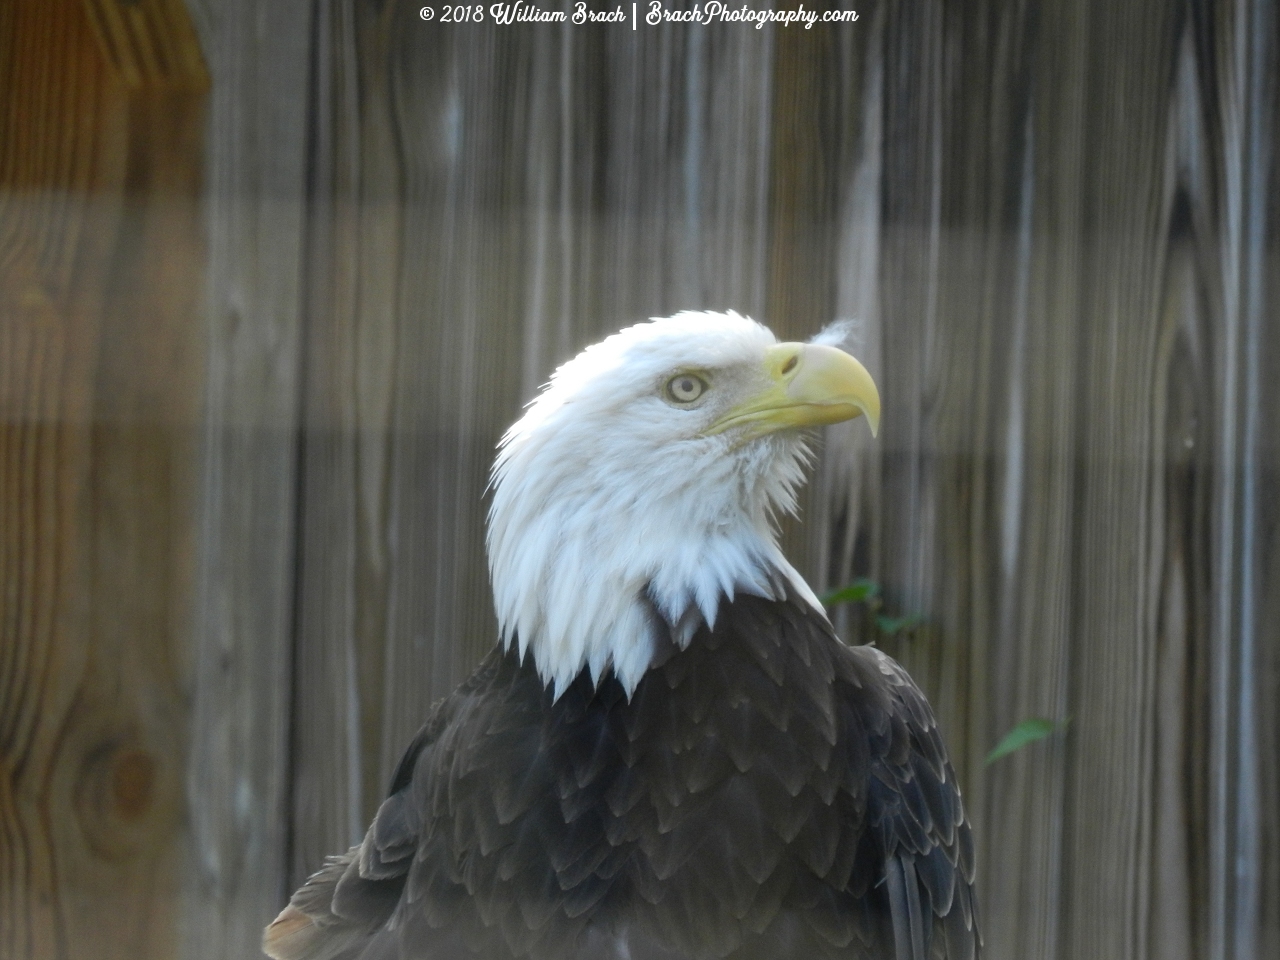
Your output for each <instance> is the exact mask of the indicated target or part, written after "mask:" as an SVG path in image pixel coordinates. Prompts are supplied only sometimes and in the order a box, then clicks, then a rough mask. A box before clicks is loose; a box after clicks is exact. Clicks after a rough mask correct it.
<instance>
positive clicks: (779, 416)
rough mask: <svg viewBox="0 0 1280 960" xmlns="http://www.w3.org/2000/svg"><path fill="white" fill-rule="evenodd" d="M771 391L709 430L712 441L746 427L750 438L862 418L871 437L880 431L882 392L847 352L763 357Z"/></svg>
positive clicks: (787, 349) (786, 350) (789, 346)
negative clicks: (869, 429)
mask: <svg viewBox="0 0 1280 960" xmlns="http://www.w3.org/2000/svg"><path fill="white" fill-rule="evenodd" d="M764 373H765V376H766V377H767V378H768V379H769V383H770V385H769V386H768V387H766V388H765V389H764V390H763V391H762V392H760V393H758V394H756V395H755V396H754V397H752V398H751V399H749V400H747V401H746V402H745V403H741V404H739V405H738V406H736V407H734V408H733V409H732V410H730V411H729V412H728V413H726V414H725V415H724V416H723V417H721V418H720V419H719V420H717V421H716V422H715V423H713V424H712V425H711V428H710V429H709V430H707V434H708V435H713V434H717V433H723V432H724V431H726V430H729V429H731V428H733V427H739V426H746V427H747V433H748V437H752V438H753V437H759V436H763V435H764V434H766V433H772V432H773V431H775V430H784V429H786V428H788V427H816V426H819V425H821V424H825V423H839V422H840V421H841V420H850V419H852V418H853V417H856V416H858V415H859V414H864V415H865V416H866V418H867V426H869V427H870V428H871V435H872V436H875V434H876V431H877V430H879V429H880V392H879V391H878V390H876V384H875V381H874V380H872V379H871V374H869V373H867V368H866V367H864V366H863V365H862V364H860V363H859V362H858V361H857V360H855V359H853V357H851V356H849V354H847V353H845V352H844V351H843V350H837V349H836V348H835V347H827V346H819V345H818V344H813V343H780V344H778V345H777V346H776V347H770V348H769V349H768V350H767V351H766V352H765V355H764Z"/></svg>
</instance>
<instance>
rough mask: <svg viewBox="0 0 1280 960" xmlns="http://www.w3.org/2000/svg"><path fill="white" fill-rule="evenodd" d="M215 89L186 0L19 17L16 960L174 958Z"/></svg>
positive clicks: (12, 698) (2, 46) (10, 156)
mask: <svg viewBox="0 0 1280 960" xmlns="http://www.w3.org/2000/svg"><path fill="white" fill-rule="evenodd" d="M206 86H207V83H206V78H205V74H204V68H203V65H202V61H201V57H200V52H199V47H198V45H197V43H196V39H195V34H194V32H193V31H192V29H191V26H190V23H189V22H188V20H187V17H186V13H185V10H184V9H183V7H182V5H181V3H179V2H177V0H142V2H140V3H137V4H131V5H127V6H126V5H124V4H117V3H112V2H108V0H95V2H79V0H14V2H10V3H6V4H4V5H3V6H0V956H4V957H15V958H19V957H20V958H45V957H90V956H92V957H96V958H115V957H120V958H124V957H129V958H149V957H161V956H170V955H172V953H173V949H174V942H175V919H176V905H177V902H176V899H175V898H174V897H172V896H171V895H170V892H171V889H172V881H173V878H174V874H175V867H176V865H177V863H178V855H179V850H180V843H179V839H180V836H181V834H180V831H179V826H180V823H181V816H182V802H181V798H182V785H183V776H184V755H185V750H184V742H185V732H184V726H185V707H184V696H183V693H184V691H183V680H184V677H185V673H186V670H185V665H184V662H183V655H184V651H185V649H186V635H187V633H188V616H189V605H188V596H189V590H190V585H191V566H190V562H189V560H190V556H191V546H192V538H193V532H194V531H193V523H192V517H193V510H192V508H193V498H192V490H193V484H192V481H193V476H194V472H193V469H192V464H193V463H194V457H193V453H194V450H195V446H194V440H195V438H196V428H197V424H198V419H199V402H200V397H201V392H202V385H201V376H200V372H201V370H202V367H203V363H202V358H201V349H200V347H201V344H202V336H201V328H200V325H199V324H198V323H197V322H196V320H195V316H196V307H197V300H196V298H197V296H198V295H199V292H200V289H201V276H202V267H201V264H202V260H203V255H202V250H201V243H200V232H199V225H198V219H197V202H198V194H199V171H200V163H201V152H202V135H203V105H204V95H205V89H206Z"/></svg>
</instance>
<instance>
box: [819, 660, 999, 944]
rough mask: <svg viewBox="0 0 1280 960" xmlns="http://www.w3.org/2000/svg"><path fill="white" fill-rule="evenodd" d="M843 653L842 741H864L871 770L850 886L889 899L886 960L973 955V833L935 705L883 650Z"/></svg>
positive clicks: (976, 938) (857, 891) (976, 940)
mask: <svg viewBox="0 0 1280 960" xmlns="http://www.w3.org/2000/svg"><path fill="white" fill-rule="evenodd" d="M845 654H846V656H845V657H844V658H842V659H843V660H844V664H845V666H846V670H847V672H846V675H845V679H846V683H847V685H846V686H844V692H845V695H844V697H843V698H842V699H843V701H844V702H843V706H844V708H845V716H846V723H847V724H848V723H852V724H853V725H854V726H855V727H856V728H857V729H855V730H853V731H849V732H848V733H847V735H846V742H847V743H850V744H851V745H852V747H851V748H853V749H861V745H862V744H864V743H865V744H866V749H867V751H868V755H867V757H866V759H865V762H866V763H867V764H868V770H869V779H868V782H867V786H866V789H867V800H866V804H867V806H866V815H865V816H866V820H865V824H864V827H863V835H862V840H861V842H860V844H859V847H858V854H857V857H856V858H855V863H854V869H853V872H852V875H851V880H850V884H851V886H852V887H853V888H854V889H853V890H852V891H851V892H853V893H855V894H856V895H858V896H859V897H860V898H866V897H870V898H873V899H874V900H877V901H880V902H881V903H882V904H883V903H884V902H885V901H887V906H888V920H889V923H888V924H887V925H885V927H884V929H883V931H882V934H881V936H882V942H881V944H880V948H881V950H882V951H883V955H884V957H885V958H886V960H974V958H975V957H977V956H978V954H979V950H980V947H981V937H980V936H979V933H978V927H977V917H976V914H975V909H976V907H975V897H974V890H973V880H974V851H973V835H972V832H971V830H970V828H969V823H968V821H967V819H966V818H965V813H964V807H963V805H962V803H961V799H960V790H959V787H958V786H957V783H956V775H955V771H954V769H953V768H952V766H951V762H950V761H949V760H948V759H947V753H946V748H945V747H944V745H943V743H942V737H941V735H940V733H939V731H938V725H937V721H936V720H935V719H934V716H933V711H932V710H931V709H930V707H929V704H928V702H927V701H926V700H925V697H924V694H923V693H921V692H920V689H919V687H917V686H916V685H915V683H914V682H913V681H912V679H911V677H910V676H908V674H907V672H906V671H905V670H904V669H903V668H902V667H901V666H899V665H898V663H897V662H896V661H894V660H893V659H892V658H891V657H889V656H888V655H886V654H885V653H884V652H883V651H881V650H879V649H877V648H875V647H869V646H868V647H849V648H845ZM855 762H856V761H855Z"/></svg>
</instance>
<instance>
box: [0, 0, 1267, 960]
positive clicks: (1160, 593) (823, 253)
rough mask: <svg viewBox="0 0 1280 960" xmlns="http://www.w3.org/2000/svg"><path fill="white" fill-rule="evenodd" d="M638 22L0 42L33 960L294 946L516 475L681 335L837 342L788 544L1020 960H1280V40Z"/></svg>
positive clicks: (232, 3)
mask: <svg viewBox="0 0 1280 960" xmlns="http://www.w3.org/2000/svg"><path fill="white" fill-rule="evenodd" d="M779 4H780V6H779V8H780V9H781V8H782V6H781V0H779ZM591 6H593V7H600V8H601V9H611V8H609V7H605V6H602V5H600V4H591ZM622 6H623V7H624V8H626V9H625V10H624V13H626V14H629V13H630V9H629V8H630V2H629V0H628V2H627V3H624V4H623V5H622ZM544 9H548V10H559V9H561V7H559V6H558V5H557V4H555V3H549V4H547V5H546V7H545V8H544ZM564 9H566V10H568V9H569V7H567V6H566V7H565V8H564ZM647 9H648V4H647V3H642V4H640V5H639V9H638V13H639V20H638V23H637V24H636V27H637V29H632V24H631V22H630V18H628V22H627V23H625V24H597V25H582V26H575V25H573V24H537V25H535V24H529V23H518V24H510V25H506V26H496V25H495V24H494V23H493V22H492V17H491V16H489V15H488V8H485V10H486V20H485V22H484V23H481V24H478V25H476V24H467V25H453V24H447V23H441V22H440V20H441V15H442V10H443V8H441V7H437V8H435V14H436V16H435V19H434V20H433V21H430V22H426V21H423V20H422V18H421V16H420V13H419V7H418V6H417V5H410V4H407V3H401V2H390V0H387V2H375V0H272V2H270V3H265V2H256V0H186V2H185V3H184V2H183V0H3V2H0V957H2V958H6V960H8V958H14V960H26V958H40V960H44V958H87V957H94V958H104V960H114V958H138V960H151V958H177V957H181V958H200V960H204V958H209V960H213V958H230V957H236V958H240V957H245V958H249V957H255V956H259V954H258V952H257V944H258V941H259V937H260V932H261V927H262V925H263V924H264V923H265V922H266V921H267V920H268V919H270V918H271V917H272V916H273V915H274V914H275V912H276V911H277V910H278V909H279V908H280V907H281V906H282V905H283V903H284V902H285V898H286V897H287V895H288V893H289V891H291V890H292V888H293V886H294V885H295V884H297V883H298V882H300V880H301V879H302V878H303V877H304V876H305V875H306V874H307V873H308V872H309V871H310V870H312V869H314V868H315V867H316V866H317V865H318V864H319V863H320V861H321V858H322V857H323V856H324V854H326V853H330V852H336V851H339V850H341V849H344V848H345V847H346V846H347V845H348V844H349V843H351V842H353V841H355V840H356V839H357V838H358V837H359V836H360V835H361V834H362V833H363V830H364V827H365V825H366V823H367V821H368V819H369V817H370V816H371V815H372V813H373V811H374V809H375V807H376V803H377V800H378V797H379V795H380V793H381V791H382V790H383V789H384V787H385V784H386V781H387V779H388V776H389V773H390V771H391V769H392V766H393V764H394V763H395V761H396V759H397V758H398V756H399V752H400V750H401V749H402V748H403V746H404V745H405V744H407V742H408V740H409V738H410V737H411V735H412V733H413V732H414V730H415V729H416V728H417V726H418V725H419V724H420V723H421V721H422V719H423V718H424V717H425V715H426V712H427V710H428V708H429V706H430V703H431V702H432V701H433V700H434V699H435V698H437V697H439V696H441V695H443V694H444V693H446V692H447V691H449V690H450V689H451V688H452V687H453V686H454V685H456V684H457V683H458V682H459V681H460V680H461V679H463V678H464V677H465V676H466V675H467V674H468V673H469V672H470V670H471V668H472V666H473V664H475V663H476V661H477V660H478V659H479V658H480V657H481V655H482V654H483V653H484V652H485V651H486V650H487V649H488V648H489V646H490V645H491V644H492V643H493V641H494V637H495V624H494V619H493V613H492V609H491V603H490V598H489V589H488V582H487V575H486V571H485V562H484V554H483V548H482V544H483V522H484V511H485V503H486V501H485V499H484V497H483V489H484V485H485V481H486V474H487V470H488V467H489V464H490V461H491V458H492V454H493V448H494V443H495V441H496V439H497V438H498V436H499V435H500V433H501V431H502V430H503V429H504V427H505V426H506V425H507V424H508V423H509V422H511V421H512V420H513V419H515V418H516V416H517V415H518V413H519V411H520V408H521V405H522V404H523V403H524V402H525V401H527V400H528V399H529V398H530V397H531V396H532V395H533V394H534V392H535V390H536V389H537V387H538V385H539V384H540V383H542V382H543V381H544V380H545V379H546V377H547V376H548V374H549V373H550V371H551V370H552V369H553V367H554V366H555V365H556V364H557V363H559V362H560V361H562V360H564V359H566V358H568V357H569V356H571V355H573V354H574V353H575V352H576V351H577V350H579V349H580V348H581V347H582V346H584V345H586V344H587V343H590V342H592V341H594V340H596V339H599V338H600V337H601V336H602V335H604V334H606V333H608V332H611V331H613V330H615V329H617V328H618V327H620V326H623V325H625V324H629V323H632V322H635V321H638V320H642V319H644V318H647V317H650V316H654V315H665V314H669V313H672V312H675V311H677V310H680V309H688V308H714V309H730V308H731V309H736V310H738V311H741V312H744V313H748V314H750V315H752V316H755V317H757V318H758V319H760V320H762V321H764V322H766V323H768V324H769V325H770V326H772V328H773V329H774V330H775V331H776V332H777V333H778V334H779V335H780V336H782V337H785V338H790V339H798V338H804V337H807V336H808V335H810V334H812V333H814V332H816V331H817V330H818V329H820V328H821V327H823V326H824V325H826V324H827V323H829V322H831V321H833V320H836V319H840V318H854V319H856V320H857V326H856V328H855V336H854V342H853V349H854V352H855V353H856V354H858V355H859V356H860V357H861V358H862V359H863V360H864V362H866V364H867V365H868V367H869V368H870V369H871V371H872V372H873V374H874V375H875V377H876V379H877V381H878V383H879V385H880V388H881V391H882V396H883V400H884V421H883V425H882V430H881V433H880V438H879V439H878V440H877V441H874V442H871V441H870V440H869V438H868V437H867V435H866V432H865V430H862V429H861V424H860V423H855V424H854V425H853V426H852V427H848V428H841V429H837V428H833V429H832V430H831V431H829V432H828V435H827V437H826V438H825V443H824V444H821V445H820V450H821V453H820V456H819V458H818V463H817V466H816V469H815V477H814V481H813V483H812V484H811V486H810V487H809V489H808V491H807V493H806V496H805V499H804V503H803V510H802V514H801V516H800V517H799V518H798V520H796V521H794V522H791V523H789V525H788V527H787V530H786V534H785V539H786V544H787V550H788V552H789V553H790V555H791V556H792V557H793V559H795V560H796V562H797V564H798V565H799V566H800V568H801V570H802V571H803V572H804V573H805V574H806V576H807V577H808V578H809V579H810V581H811V582H812V583H814V585H815V587H817V589H818V590H819V591H820V592H821V591H824V590H829V589H831V588H835V587H840V586H843V585H845V584H848V583H849V582H851V581H853V580H854V579H855V578H858V577H864V578H871V579H873V580H874V581H875V582H876V583H877V584H878V585H879V587H880V588H881V602H882V604H883V606H882V607H881V610H880V613H881V614H882V615H887V616H889V617H890V618H891V619H899V620H900V618H904V617H905V618H910V619H909V620H908V621H907V622H906V625H903V624H902V623H901V622H899V623H898V624H896V625H891V626H890V627H889V628H888V629H879V628H876V629H873V627H872V626H870V625H873V624H874V622H875V621H874V618H872V617H870V616H869V612H868V611H867V610H866V609H865V608H864V607H862V606H859V605H857V604H848V605H844V606H841V607H839V608H838V609H837V610H836V611H835V612H834V614H833V616H834V617H835V619H836V622H837V625H838V626H839V627H840V629H841V630H842V631H843V632H844V633H845V635H846V636H847V637H848V638H849V639H851V640H855V641H866V640H868V639H876V640H877V642H879V643H880V644H881V645H882V646H883V647H885V648H886V649H887V650H888V651H889V652H890V653H892V654H893V655H894V656H896V657H898V658H899V659H901V660H902V661H903V662H904V663H905V664H906V665H907V666H908V667H909V669H910V670H911V671H912V673H913V674H914V676H915V677H916V678H917V680H918V681H919V682H920V684H921V685H922V686H923V687H924V688H925V690H926V692H927V693H928V695H929V697H930V699H931V701H932V703H933V704H934V706H935V708H936V710H937V712H938V714H939V716H940V719H941V722H942V726H943V730H944V733H945V736H946V739H947V742H948V745H949V748H950V750H951V752H952V756H953V758H954V759H955V762H956V766H957V768H958V770H959V772H960V778H961V783H962V786H963V788H964V791H965V796H966V800H967V803H968V806H969V810H970V815H971V818H972V820H973V822H974V827H975V833H976V836H977V840H978V850H979V870H980V878H979V886H980V891H981V907H982V914H983V923H984V934H985V938H986V944H987V954H986V955H987V956H988V957H989V958H991V960H1024V958H1026V960H1031V958H1046V960H1077V958H1078V960H1099V958H1103V960H1107V958H1153V960H1181V958H1188V960H1190V958H1196V960H1200V958H1205V960H1210V958H1212V960H1251V958H1275V957H1280V319H1278V317H1277V307H1278V305H1280V245H1278V244H1280V151H1278V150H1277V126H1278V117H1280V99H1278V96H1277V70H1278V66H1277V64H1278V50H1280V17H1278V14H1277V9H1276V3H1275V2H1274V0H1121V2H1117V0H1070V2H1061V0H1008V2H1002V0H868V2H867V3H866V4H865V5H861V6H858V7H857V12H858V19H857V20H856V22H849V23H843V24H838V25H836V24H828V25H823V24H821V23H819V24H817V25H815V26H814V27H813V28H812V29H809V30H805V29H802V28H800V27H798V26H795V25H793V26H790V27H786V28H783V27H776V26H772V25H768V26H765V27H764V28H763V29H756V28H754V27H752V26H747V25H743V24H721V25H716V26H701V27H699V26H691V25H685V24H666V25H662V26H649V25H647V24H646V23H645V22H644V15H645V13H646V12H647ZM850 9H852V8H850ZM1029 718H1043V719H1045V720H1047V721H1051V722H1052V723H1053V726H1052V729H1053V733H1052V734H1051V735H1050V736H1048V737H1046V738H1045V739H1042V740H1040V741H1039V742H1036V743H1034V744H1031V745H1029V746H1027V747H1025V748H1023V749H1021V750H1019V751H1017V752H1015V753H1013V754H1012V755H1010V756H1008V757H1006V758H1004V759H1001V760H998V761H996V762H995V763H992V764H990V765H987V764H986V763H985V762H984V758H985V757H986V756H987V753H988V751H989V750H990V749H991V748H992V747H993V746H994V745H995V744H996V743H997V742H998V741H999V740H1000V738H1001V737H1002V736H1003V734H1004V733H1005V732H1007V731H1008V730H1009V729H1010V728H1012V727H1014V726H1015V725H1017V724H1019V723H1021V722H1023V721H1024V720H1027V719H1029ZM1067 718H1070V722H1069V723H1065V724H1064V721H1066V720H1067Z"/></svg>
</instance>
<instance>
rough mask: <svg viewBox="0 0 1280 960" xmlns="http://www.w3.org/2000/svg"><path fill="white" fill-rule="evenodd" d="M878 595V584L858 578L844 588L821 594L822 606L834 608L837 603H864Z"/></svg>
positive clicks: (864, 578)
mask: <svg viewBox="0 0 1280 960" xmlns="http://www.w3.org/2000/svg"><path fill="white" fill-rule="evenodd" d="M879 595H880V584H878V583H876V582H875V581H874V580H868V579H867V578H866V577H858V579H856V580H854V581H853V582H852V583H851V584H849V585H848V586H846V587H840V588H839V589H838V590H832V591H831V592H830V593H826V594H823V596H822V605H823V606H824V607H834V606H835V605H836V604H837V603H865V602H866V601H868V600H871V599H873V598H874V597H877V596H879Z"/></svg>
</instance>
